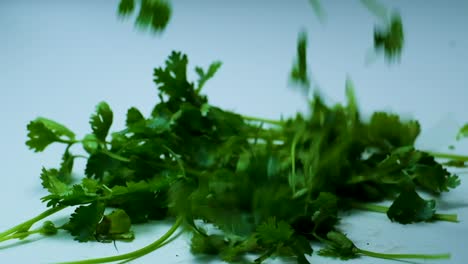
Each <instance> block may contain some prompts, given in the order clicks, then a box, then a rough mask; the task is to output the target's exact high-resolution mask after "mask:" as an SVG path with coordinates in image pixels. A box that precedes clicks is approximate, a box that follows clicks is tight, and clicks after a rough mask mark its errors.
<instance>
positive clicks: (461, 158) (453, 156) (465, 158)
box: [428, 152, 468, 162]
mask: <svg viewBox="0 0 468 264" xmlns="http://www.w3.org/2000/svg"><path fill="white" fill-rule="evenodd" d="M428 153H429V154H430V155H432V156H434V158H441V159H450V160H457V161H463V162H465V161H466V162H468V156H464V155H457V154H449V153H441V152H428Z"/></svg>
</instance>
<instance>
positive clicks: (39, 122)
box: [26, 117, 75, 152]
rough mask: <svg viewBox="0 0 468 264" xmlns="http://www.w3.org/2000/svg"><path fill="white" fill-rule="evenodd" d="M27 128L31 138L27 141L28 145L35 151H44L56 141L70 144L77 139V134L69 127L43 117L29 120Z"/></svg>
mask: <svg viewBox="0 0 468 264" xmlns="http://www.w3.org/2000/svg"><path fill="white" fill-rule="evenodd" d="M27 129H28V131H29V132H28V138H29V139H28V140H27V141H26V145H28V147H29V148H30V149H33V150H34V151H35V152H39V151H43V150H44V149H45V148H46V147H47V146H48V145H50V144H52V143H54V142H61V143H67V144H70V143H73V140H74V139H75V134H74V133H73V132H71V131H70V130H69V129H68V128H66V127H65V126H63V125H61V124H59V123H57V122H55V121H52V120H49V119H46V118H43V117H39V118H37V119H35V120H33V121H31V122H29V124H28V126H27ZM63 137H66V139H64V138H63Z"/></svg>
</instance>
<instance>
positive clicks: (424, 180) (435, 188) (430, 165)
mask: <svg viewBox="0 0 468 264" xmlns="http://www.w3.org/2000/svg"><path fill="white" fill-rule="evenodd" d="M406 172H407V173H409V174H410V175H412V177H414V178H415V181H416V183H417V184H418V185H420V186H422V187H423V188H425V189H427V190H429V191H431V192H434V193H440V192H447V191H449V189H453V188H455V187H457V186H458V185H460V180H459V179H458V176H456V175H452V174H451V173H450V172H448V171H447V170H446V169H445V168H444V167H442V165H440V164H438V163H437V162H436V161H435V160H434V158H433V157H431V156H429V155H428V154H425V155H423V157H422V159H421V160H420V162H419V163H418V164H416V165H414V166H413V167H411V168H409V169H407V170H406Z"/></svg>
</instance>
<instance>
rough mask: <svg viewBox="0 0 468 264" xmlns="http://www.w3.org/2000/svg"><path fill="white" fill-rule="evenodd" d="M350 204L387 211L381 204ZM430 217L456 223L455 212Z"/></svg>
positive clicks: (382, 211) (375, 210)
mask: <svg viewBox="0 0 468 264" xmlns="http://www.w3.org/2000/svg"><path fill="white" fill-rule="evenodd" d="M351 206H352V207H353V208H355V209H360V210H365V211H371V212H376V213H383V214H386V213H387V211H388V207H386V206H382V205H376V204H364V203H358V202H351ZM432 219H433V220H439V221H446V222H453V223H458V215H457V214H434V216H433V217H432Z"/></svg>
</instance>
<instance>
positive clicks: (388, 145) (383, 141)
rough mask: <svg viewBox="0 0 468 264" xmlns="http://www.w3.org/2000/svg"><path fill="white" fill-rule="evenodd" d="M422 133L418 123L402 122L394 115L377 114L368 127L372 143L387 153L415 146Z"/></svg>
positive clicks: (373, 116)
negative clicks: (399, 148)
mask: <svg viewBox="0 0 468 264" xmlns="http://www.w3.org/2000/svg"><path fill="white" fill-rule="evenodd" d="M419 132H420V126H419V123H418V122H417V121H401V120H400V117H399V116H397V115H394V114H389V113H384V112H375V113H374V114H373V115H372V117H371V120H370V123H369V127H368V133H369V134H368V138H369V140H370V143H371V144H373V145H375V146H376V147H379V148H381V149H383V150H385V151H391V150H392V149H393V148H397V147H403V146H408V145H413V144H414V142H415V140H416V138H417V136H418V135H419Z"/></svg>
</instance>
